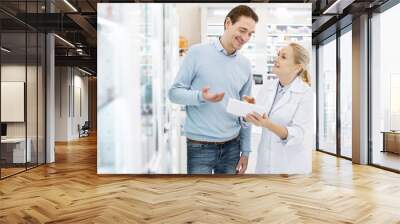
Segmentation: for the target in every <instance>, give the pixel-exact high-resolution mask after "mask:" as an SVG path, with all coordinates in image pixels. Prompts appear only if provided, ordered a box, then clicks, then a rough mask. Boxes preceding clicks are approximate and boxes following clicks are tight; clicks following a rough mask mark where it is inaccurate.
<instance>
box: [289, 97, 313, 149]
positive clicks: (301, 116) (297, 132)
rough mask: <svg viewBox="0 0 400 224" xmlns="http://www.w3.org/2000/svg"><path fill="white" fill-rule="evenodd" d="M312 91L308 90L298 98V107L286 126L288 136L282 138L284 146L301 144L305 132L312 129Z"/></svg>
mask: <svg viewBox="0 0 400 224" xmlns="http://www.w3.org/2000/svg"><path fill="white" fill-rule="evenodd" d="M313 103H314V93H313V92H312V91H311V90H308V91H307V93H305V95H304V97H303V98H302V99H301V100H300V102H299V105H298V108H297V110H296V112H295V114H294V116H293V119H292V121H291V122H290V123H289V125H288V126H287V127H286V128H287V131H288V137H287V138H286V139H284V140H282V143H283V144H284V145H286V146H293V145H299V144H302V143H303V142H304V141H305V139H304V138H305V137H306V136H307V135H306V132H309V131H311V130H313V117H314V113H315V111H314V106H313Z"/></svg>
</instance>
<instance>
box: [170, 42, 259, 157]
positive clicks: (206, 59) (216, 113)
mask: <svg viewBox="0 0 400 224" xmlns="http://www.w3.org/2000/svg"><path fill="white" fill-rule="evenodd" d="M251 84H252V75H251V64H250V61H249V60H248V59H247V58H245V57H244V56H242V55H240V54H239V53H236V52H235V53H234V54H231V55H228V54H227V52H226V51H225V49H224V48H223V47H222V45H221V43H220V41H215V42H212V43H207V44H198V45H194V46H192V47H191V48H190V49H189V51H188V53H187V55H186V56H185V58H184V60H183V63H182V65H181V67H180V69H179V72H178V75H177V77H176V79H175V82H174V83H173V85H172V86H171V88H170V89H169V92H168V95H169V99H170V100H171V101H172V102H173V103H177V104H182V105H186V113H187V117H186V121H185V125H184V131H185V135H186V137H187V138H189V139H192V140H197V141H209V142H224V141H228V140H230V139H233V138H235V137H237V136H238V135H239V134H240V140H241V152H242V154H244V155H247V156H248V155H249V153H250V151H251V146H250V145H251V144H250V134H251V126H249V125H244V124H241V119H240V118H239V117H237V116H235V115H232V114H229V113H227V112H226V106H227V103H228V99H229V98H234V99H242V97H243V96H245V95H248V96H250V94H251ZM206 86H208V87H210V90H209V91H210V92H211V93H220V92H225V96H224V99H223V100H222V101H220V102H217V103H212V102H206V101H204V99H203V97H202V92H201V90H202V88H203V87H206Z"/></svg>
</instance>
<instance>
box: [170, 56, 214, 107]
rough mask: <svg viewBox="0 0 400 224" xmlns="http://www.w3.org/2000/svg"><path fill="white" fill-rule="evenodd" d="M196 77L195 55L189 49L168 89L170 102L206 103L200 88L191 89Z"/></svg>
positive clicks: (186, 103)
mask: <svg viewBox="0 0 400 224" xmlns="http://www.w3.org/2000/svg"><path fill="white" fill-rule="evenodd" d="M195 77H196V69H195V55H194V53H193V51H191V50H189V51H188V53H187V55H186V56H185V58H184V60H183V62H182V65H181V67H180V68H179V72H178V74H177V76H176V78H175V81H174V83H173V84H172V86H171V88H170V89H169V90H168V97H169V99H170V100H171V102H173V103H176V104H181V105H200V104H203V103H206V101H205V100H204V99H203V94H202V91H201V90H193V89H192V88H191V87H192V86H191V85H192V82H193V79H195Z"/></svg>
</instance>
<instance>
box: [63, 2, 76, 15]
mask: <svg viewBox="0 0 400 224" xmlns="http://www.w3.org/2000/svg"><path fill="white" fill-rule="evenodd" d="M64 2H65V4H67V5H68V6H69V7H70V8H71V9H72V10H74V11H75V12H78V10H77V9H76V8H75V7H74V6H73V5H72V4H71V3H69V2H68V0H64Z"/></svg>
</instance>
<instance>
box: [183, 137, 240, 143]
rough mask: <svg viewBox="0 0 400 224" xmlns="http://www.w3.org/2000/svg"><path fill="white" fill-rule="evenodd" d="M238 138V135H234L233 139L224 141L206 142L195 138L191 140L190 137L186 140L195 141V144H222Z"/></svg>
mask: <svg viewBox="0 0 400 224" xmlns="http://www.w3.org/2000/svg"><path fill="white" fill-rule="evenodd" d="M238 139H239V136H237V137H235V138H233V139H231V140H228V141H225V142H206V141H197V140H192V139H189V138H187V141H188V142H190V143H195V144H205V145H223V144H226V143H229V142H232V141H235V140H238Z"/></svg>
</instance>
